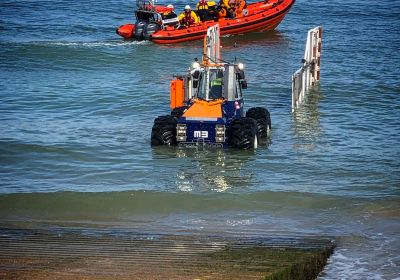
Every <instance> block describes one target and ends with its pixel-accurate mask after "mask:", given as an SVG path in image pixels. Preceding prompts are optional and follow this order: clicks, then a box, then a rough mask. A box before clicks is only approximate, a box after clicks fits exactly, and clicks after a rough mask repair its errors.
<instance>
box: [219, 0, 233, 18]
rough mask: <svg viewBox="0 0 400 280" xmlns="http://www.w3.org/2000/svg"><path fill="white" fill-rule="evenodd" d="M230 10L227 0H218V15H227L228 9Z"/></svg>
mask: <svg viewBox="0 0 400 280" xmlns="http://www.w3.org/2000/svg"><path fill="white" fill-rule="evenodd" d="M230 10H231V6H230V5H229V0H220V1H219V5H218V17H219V18H225V17H228V11H230Z"/></svg>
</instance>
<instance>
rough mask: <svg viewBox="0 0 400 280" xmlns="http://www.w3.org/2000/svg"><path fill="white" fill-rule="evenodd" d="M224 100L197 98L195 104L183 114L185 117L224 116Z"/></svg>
mask: <svg viewBox="0 0 400 280" xmlns="http://www.w3.org/2000/svg"><path fill="white" fill-rule="evenodd" d="M223 102H224V100H222V99H221V100H215V101H205V100H199V99H196V100H195V101H194V104H193V105H192V106H190V108H189V109H188V110H187V111H186V112H185V113H184V114H183V117H194V118H222V107H221V104H222V103H223Z"/></svg>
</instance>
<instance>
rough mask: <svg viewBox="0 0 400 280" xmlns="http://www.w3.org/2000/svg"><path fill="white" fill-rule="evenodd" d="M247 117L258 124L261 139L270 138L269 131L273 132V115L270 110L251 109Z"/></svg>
mask: <svg viewBox="0 0 400 280" xmlns="http://www.w3.org/2000/svg"><path fill="white" fill-rule="evenodd" d="M246 117H249V118H253V119H255V120H256V122H257V130H258V134H259V135H260V138H261V139H265V138H266V137H267V136H268V129H269V130H271V115H270V114H269V112H268V110H267V109H265V108H262V107H254V108H250V109H249V110H248V111H247V112H246Z"/></svg>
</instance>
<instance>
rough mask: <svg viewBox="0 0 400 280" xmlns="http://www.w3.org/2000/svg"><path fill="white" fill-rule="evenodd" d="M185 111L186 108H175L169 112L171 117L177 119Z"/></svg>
mask: <svg viewBox="0 0 400 280" xmlns="http://www.w3.org/2000/svg"><path fill="white" fill-rule="evenodd" d="M187 109H188V107H187V106H181V107H176V108H174V109H173V110H172V111H171V116H173V117H175V118H177V119H179V118H180V117H182V115H183V113H185V111H186V110H187Z"/></svg>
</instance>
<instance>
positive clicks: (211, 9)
mask: <svg viewBox="0 0 400 280" xmlns="http://www.w3.org/2000/svg"><path fill="white" fill-rule="evenodd" d="M196 13H197V15H198V16H199V17H200V20H201V21H207V20H215V19H217V18H218V17H217V4H216V3H215V2H214V1H207V0H200V1H199V3H197V6H196Z"/></svg>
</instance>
